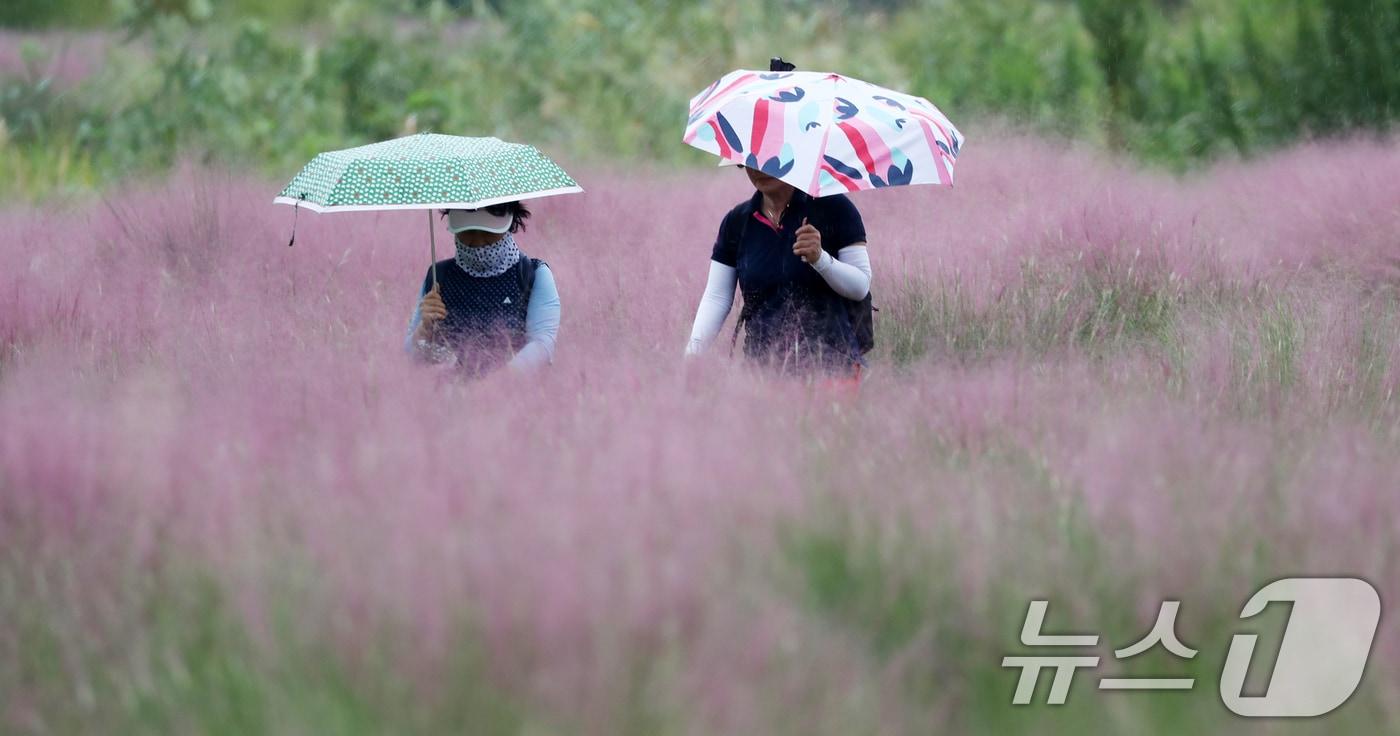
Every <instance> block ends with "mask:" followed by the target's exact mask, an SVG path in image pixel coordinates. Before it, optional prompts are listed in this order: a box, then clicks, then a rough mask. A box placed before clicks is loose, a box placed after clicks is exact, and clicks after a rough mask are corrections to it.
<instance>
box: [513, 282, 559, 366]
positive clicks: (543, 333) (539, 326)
mask: <svg viewBox="0 0 1400 736" xmlns="http://www.w3.org/2000/svg"><path fill="white" fill-rule="evenodd" d="M559 312H560V309H559V289H558V287H556V286H555V284H554V273H553V272H552V271H550V270H549V266H546V265H544V264H540V266H539V268H537V269H536V270H535V283H534V285H533V286H532V287H531V289H530V303H529V304H528V305H527V306H526V307H525V339H526V340H527V342H526V343H525V347H523V348H521V349H520V352H518V353H516V354H515V357H514V358H512V359H511V361H510V367H511V368H512V369H514V370H518V371H531V370H534V369H536V368H539V367H541V366H545V365H549V364H550V363H553V362H554V340H555V338H557V337H558V336H559Z"/></svg>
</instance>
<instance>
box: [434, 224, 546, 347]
mask: <svg viewBox="0 0 1400 736" xmlns="http://www.w3.org/2000/svg"><path fill="white" fill-rule="evenodd" d="M529 217H530V210H528V209H527V208H526V207H525V205H524V204H521V203H520V202H509V203H505V204H499V205H494V206H491V207H486V208H483V209H477V210H460V209H459V210H447V211H446V212H444V213H443V219H445V220H446V222H447V227H448V230H449V231H451V232H452V234H453V236H454V237H455V239H456V245H457V253H456V255H455V256H454V257H453V258H448V259H445V260H442V261H439V262H438V263H436V264H435V270H436V272H437V277H436V282H434V276H433V270H434V269H433V268H430V269H429V271H428V273H427V274H426V275H425V276H424V277H423V288H422V292H421V294H420V297H419V300H418V308H417V309H416V310H415V311H414V313H413V318H412V320H410V322H409V331H408V338H407V341H406V347H407V349H408V350H409V351H411V352H413V353H414V354H416V355H418V356H420V357H422V358H424V359H426V360H429V361H432V362H435V363H447V364H450V365H456V366H459V367H461V368H463V369H465V370H466V371H467V372H468V373H470V374H473V375H479V374H481V373H484V372H486V371H489V370H491V369H494V368H497V367H499V366H501V365H508V366H509V367H511V368H512V369H517V370H533V369H536V368H539V367H541V366H544V365H548V364H549V363H550V362H552V361H553V358H554V341H555V338H556V337H557V335H558V334H559V315H560V306H559V292H558V290H557V289H556V287H555V284H554V275H553V273H551V272H550V270H549V266H547V265H545V264H544V263H543V262H541V261H538V260H535V259H532V258H529V257H528V256H526V255H525V254H523V253H521V252H520V247H519V246H518V245H517V244H516V242H515V233H517V232H519V231H520V230H523V229H524V227H525V220H526V219H527V218H529Z"/></svg>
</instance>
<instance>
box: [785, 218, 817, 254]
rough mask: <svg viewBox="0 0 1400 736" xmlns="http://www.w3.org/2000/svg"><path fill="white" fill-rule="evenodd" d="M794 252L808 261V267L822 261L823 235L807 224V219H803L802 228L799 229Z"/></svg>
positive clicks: (793, 245) (793, 248) (793, 246)
mask: <svg viewBox="0 0 1400 736" xmlns="http://www.w3.org/2000/svg"><path fill="white" fill-rule="evenodd" d="M792 252H793V253H796V254H797V255H798V256H799V257H801V258H802V260H804V261H806V262H807V264H808V265H811V264H813V263H816V262H817V261H819V260H821V257H822V234H821V233H820V232H818V231H817V229H816V228H814V227H812V226H811V225H809V224H807V218H805V217H804V218H802V227H799V228H797V242H795V243H793V244H792Z"/></svg>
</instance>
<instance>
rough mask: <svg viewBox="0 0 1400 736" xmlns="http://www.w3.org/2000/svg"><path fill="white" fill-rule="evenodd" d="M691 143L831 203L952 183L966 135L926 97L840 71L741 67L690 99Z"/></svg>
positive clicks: (688, 129)
mask: <svg viewBox="0 0 1400 736" xmlns="http://www.w3.org/2000/svg"><path fill="white" fill-rule="evenodd" d="M685 142H686V143H688V144H690V145H692V146H694V147H696V148H698V149H700V150H702V151H707V152H709V153H713V154H715V155H716V156H719V157H720V158H721V159H724V161H726V162H730V163H735V164H742V165H744V166H747V167H749V168H751V169H757V170H759V171H762V172H764V173H766V174H769V175H771V176H774V177H777V178H779V179H782V180H783V181H785V182H787V183H789V184H791V185H793V186H794V187H797V188H798V189H801V190H803V191H805V192H807V193H808V194H810V195H812V196H814V197H824V196H826V195H829V194H839V193H843V192H855V191H860V190H862V189H879V188H882V187H893V186H904V185H908V184H939V185H943V186H952V185H953V165H954V164H955V163H957V160H958V152H959V151H960V150H961V149H962V144H963V135H962V133H960V132H958V129H957V128H955V127H954V126H953V124H952V123H951V122H949V120H948V118H947V117H946V116H944V115H943V113H942V112H939V110H938V108H936V107H934V106H933V103H931V102H929V101H928V100H926V99H924V98H922V97H915V96H913V95H907V94H904V93H902V92H895V91H893V90H889V89H885V88H884V87H878V86H876V85H873V84H870V83H869V82H862V81H861V80H859V79H852V78H850V77H844V76H841V75H840V74H828V73H824V72H758V71H748V70H744V69H740V70H738V71H733V72H730V73H729V74H726V75H725V76H724V77H723V78H721V79H720V80H719V81H717V82H715V83H714V84H712V85H710V86H709V88H707V89H706V90H705V91H703V92H701V93H700V94H698V95H696V96H695V97H694V98H693V99H691V101H690V119H689V120H688V121H687V123H686V128H685Z"/></svg>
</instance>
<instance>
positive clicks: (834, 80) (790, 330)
mask: <svg viewBox="0 0 1400 736" xmlns="http://www.w3.org/2000/svg"><path fill="white" fill-rule="evenodd" d="M792 68H793V67H792V65H791V64H787V63H786V62H783V61H782V59H774V60H773V63H772V65H771V66H770V70H769V72H768V73H760V72H753V71H745V70H740V71H736V72H732V73H730V74H728V75H726V76H725V77H724V78H722V79H720V80H718V81H717V82H715V83H714V84H712V85H710V87H709V88H708V89H706V90H705V91H704V92H701V93H700V94H699V95H697V96H696V97H695V98H694V99H693V100H691V114H690V119H689V122H688V125H687V128H686V135H685V141H686V143H688V144H690V145H692V146H695V147H697V148H700V149H701V150H704V151H708V152H710V153H714V154H716V155H718V156H720V158H721V159H723V163H732V164H738V165H742V166H743V167H744V172H745V174H746V175H747V176H748V178H749V181H750V183H752V185H753V187H754V194H753V196H752V197H750V198H749V199H748V200H747V201H745V202H741V203H739V204H738V205H737V206H735V207H734V208H733V209H732V210H730V212H729V213H728V214H727V215H725V217H724V219H723V220H722V221H721V223H720V227H719V234H718V236H717V237H716V239H715V243H714V246H713V248H712V250H711V255H710V271H709V277H708V280H707V282H706V286H705V294H704V296H703V297H702V298H701V300H700V306H699V308H698V309H697V310H696V315H695V322H694V325H693V327H692V329H691V336H690V343H689V345H688V346H687V348H686V353H687V354H688V355H694V354H698V353H700V352H703V351H704V350H705V349H706V348H707V347H708V346H709V345H710V344H711V343H712V342H713V340H714V338H715V337H716V336H717V335H718V334H719V331H720V328H721V327H722V325H723V324H724V320H725V318H726V317H727V315H728V314H729V310H730V308H731V307H732V306H733V302H734V291H735V288H736V286H737V287H738V288H739V289H740V290H741V291H742V293H743V297H744V308H743V310H742V311H741V312H740V315H739V324H740V325H742V327H743V329H744V332H745V340H744V352H745V354H746V355H747V356H748V357H750V358H751V359H754V360H756V361H759V362H761V363H764V364H767V365H772V366H774V367H777V368H779V369H781V370H782V371H783V372H785V373H799V374H810V373H826V374H829V375H835V376H849V377H852V378H859V376H860V372H861V369H862V367H863V366H864V364H865V359H864V357H863V356H864V354H865V353H866V352H868V351H869V350H870V349H871V348H872V347H873V345H874V334H873V322H872V319H871V313H872V309H873V308H872V306H871V300H870V283H871V267H870V256H869V252H868V246H867V243H866V235H865V225H864V223H863V221H862V220H861V216H860V213H859V211H857V209H856V207H855V205H854V204H852V203H851V201H850V199H848V198H847V197H846V196H845V195H846V193H847V192H852V191H859V190H862V189H880V188H885V187H890V186H901V185H908V184H919V183H935V184H941V185H945V186H951V185H952V172H953V164H954V163H955V162H956V160H957V155H958V152H959V150H960V149H961V146H962V142H963V138H962V135H961V134H960V133H959V132H958V131H957V130H956V128H954V127H953V125H952V123H951V122H949V121H948V119H947V118H946V117H944V116H943V114H942V113H941V112H939V111H938V110H937V108H935V107H933V105H932V104H931V103H929V102H928V101H927V100H924V99H923V98H919V97H912V96H909V95H905V94H902V93H899V92H894V91H892V90H887V89H884V88H881V87H877V86H875V85H872V84H869V83H866V82H862V81H860V80H856V79H850V78H848V77H843V76H841V75H837V74H820V73H814V72H794V71H792ZM736 339H737V332H736Z"/></svg>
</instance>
